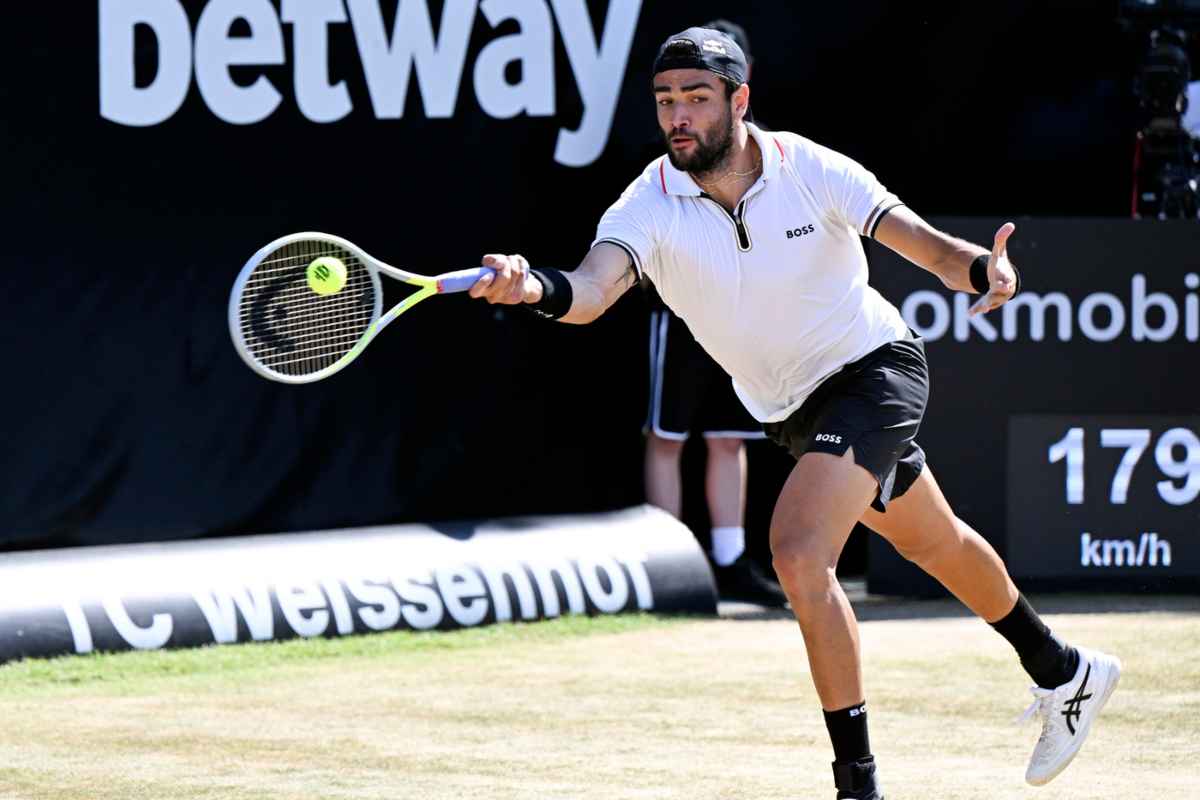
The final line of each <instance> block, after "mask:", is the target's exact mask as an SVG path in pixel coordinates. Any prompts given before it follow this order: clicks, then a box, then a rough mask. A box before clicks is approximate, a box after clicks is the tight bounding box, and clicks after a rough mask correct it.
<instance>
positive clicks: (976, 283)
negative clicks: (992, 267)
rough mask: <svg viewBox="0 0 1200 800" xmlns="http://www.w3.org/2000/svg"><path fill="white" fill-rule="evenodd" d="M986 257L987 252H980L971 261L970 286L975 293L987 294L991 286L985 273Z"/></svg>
mask: <svg viewBox="0 0 1200 800" xmlns="http://www.w3.org/2000/svg"><path fill="white" fill-rule="evenodd" d="M988 258H989V256H988V254H987V253H981V254H979V255H977V256H975V260H974V261H972V262H971V288H972V289H974V290H975V293H976V294H987V293H988V292H989V291H990V290H991V288H992V284H991V282H989V281H988V274H987V265H988Z"/></svg>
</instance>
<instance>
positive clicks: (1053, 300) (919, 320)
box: [900, 234, 1200, 342]
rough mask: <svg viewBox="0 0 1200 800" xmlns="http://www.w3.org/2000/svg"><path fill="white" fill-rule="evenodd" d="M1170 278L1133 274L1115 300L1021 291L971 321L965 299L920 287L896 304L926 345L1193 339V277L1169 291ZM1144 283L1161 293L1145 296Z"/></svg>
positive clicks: (1199, 307) (1198, 329)
mask: <svg viewBox="0 0 1200 800" xmlns="http://www.w3.org/2000/svg"><path fill="white" fill-rule="evenodd" d="M1198 237H1200V234H1198ZM1197 247H1198V248H1200V241H1198V242H1197ZM1173 272H1174V271H1173V270H1172V269H1170V268H1166V269H1164V270H1163V272H1162V273H1160V274H1155V275H1146V274H1142V273H1137V274H1134V275H1133V276H1132V277H1130V278H1129V289H1128V291H1127V292H1125V293H1122V294H1118V293H1114V292H1103V291H1097V292H1089V293H1087V294H1084V295H1083V296H1075V297H1072V296H1071V295H1069V294H1067V293H1064V292H1056V291H1051V292H1044V293H1039V292H1036V291H1022V292H1021V293H1020V294H1018V295H1017V296H1016V297H1015V298H1013V299H1012V300H1011V301H1009V302H1008V303H1005V304H1004V305H1003V306H1002V307H1001V308H1000V309H999V311H994V312H992V313H991V314H983V315H977V316H974V317H973V316H971V315H970V314H969V313H968V310H969V309H970V306H971V303H972V302H973V299H972V298H971V297H969V296H968V295H966V294H964V293H962V292H957V293H955V294H954V296H953V297H952V298H951V297H947V296H946V295H945V294H943V293H941V292H935V291H932V290H929V289H922V290H919V291H915V292H913V293H911V294H909V295H908V296H907V297H905V298H904V299H903V300H902V301H901V303H900V312H901V314H902V315H903V316H904V321H905V322H907V323H908V326H909V327H910V328H912V329H913V330H914V331H916V332H917V333H918V334H920V335H921V336H923V337H925V339H926V340H929V341H936V340H938V339H941V338H943V337H946V336H952V337H953V338H954V339H955V340H956V341H959V342H965V341H967V340H968V339H971V338H977V339H980V340H982V341H985V342H995V341H997V340H1000V339H1003V340H1004V341H1007V342H1011V341H1015V340H1017V339H1028V340H1031V341H1034V342H1040V341H1043V340H1046V339H1052V340H1054V339H1056V340H1057V341H1060V342H1069V341H1071V340H1072V338H1075V337H1079V338H1083V339H1088V340H1091V341H1093V342H1111V341H1113V340H1114V339H1117V338H1120V337H1122V336H1125V337H1128V338H1130V339H1132V340H1133V341H1135V342H1146V341H1149V342H1163V341H1167V340H1168V339H1171V338H1173V337H1176V336H1179V337H1182V338H1183V339H1185V340H1186V341H1189V342H1195V341H1198V340H1200V296H1198V295H1197V294H1196V292H1195V291H1192V290H1195V289H1197V288H1200V275H1198V274H1197V273H1195V272H1188V273H1186V274H1185V275H1183V276H1182V280H1180V281H1178V283H1176V285H1175V286H1173V287H1172V286H1170V283H1169V282H1170V281H1171V278H1172V277H1175V276H1176V275H1177V274H1176V275H1173ZM1098 277H1100V276H1098ZM1103 277H1104V278H1108V276H1103ZM1151 280H1153V281H1155V286H1156V287H1162V288H1164V289H1166V290H1167V291H1157V290H1151V288H1150V281H1151ZM1104 282H1105V283H1109V280H1105V281H1104ZM997 317H998V318H999V319H997Z"/></svg>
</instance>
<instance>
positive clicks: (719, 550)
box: [712, 527, 746, 567]
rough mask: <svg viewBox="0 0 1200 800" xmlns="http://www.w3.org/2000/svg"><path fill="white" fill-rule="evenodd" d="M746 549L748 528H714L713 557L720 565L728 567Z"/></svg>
mask: <svg viewBox="0 0 1200 800" xmlns="http://www.w3.org/2000/svg"><path fill="white" fill-rule="evenodd" d="M745 550H746V529H745V528H742V527H737V528H713V529H712V557H713V561H714V562H716V564H717V566H718V567H728V566H729V565H730V564H732V563H733V562H734V561H737V559H738V556H740V555H741V554H742V553H744V552H745Z"/></svg>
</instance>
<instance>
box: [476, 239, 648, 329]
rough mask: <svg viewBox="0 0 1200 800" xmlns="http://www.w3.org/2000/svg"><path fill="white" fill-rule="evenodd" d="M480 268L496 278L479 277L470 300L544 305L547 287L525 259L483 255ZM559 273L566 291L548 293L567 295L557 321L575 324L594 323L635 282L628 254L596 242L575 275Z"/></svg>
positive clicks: (616, 246)
mask: <svg viewBox="0 0 1200 800" xmlns="http://www.w3.org/2000/svg"><path fill="white" fill-rule="evenodd" d="M483 266H485V267H491V268H492V269H493V270H495V271H496V272H495V275H494V276H493V277H485V278H482V279H480V280H479V282H478V283H476V284H475V285H474V286H472V287H471V290H470V292H469V294H470V295H471V297H475V298H479V299H483V300H487V301H488V302H489V303H503V304H506V305H517V304H520V303H528V304H531V305H535V306H536V305H538V304H542V303H543V300H544V299H545V298H544V294H543V292H544V291H546V287H545V286H544V285H543V283H542V280H541V279H539V278H538V277H537V276H535V275H533V274H532V273H531V272H530V269H529V262H528V261H526V260H525V258H524V256H520V255H511V256H504V255H486V256H484V257H483ZM542 272H545V273H549V272H551V270H542ZM558 274H559V275H560V276H561V277H562V279H563V280H564V281H565V283H566V287H569V289H567V288H558V289H551V290H552V291H559V292H563V291H569V293H570V305H569V307H567V309H566V313H564V314H563V315H562V316H560V317H558V320H559V322H569V323H573V324H576V325H583V324H585V323H588V322H592V321H593V320H595V319H596V318H597V317H599V316H600V315H601V314H603V313H604V312H605V311H607V310H608V308H609V306H611V305H612V304H613V303H615V302H616V301H617V299H618V298H620V296H621V295H623V294H625V292H626V291H627V290H628V289H629V288H630V287H631V286H633V285H634V284H636V283H637V273H636V272H635V270H634V266H633V262H632V260H631V259H630V257H629V254H628V253H627V252H625V250H624V249H623V248H621V247H619V246H618V245H615V244H612V243H610V242H599V243H597V244H596V246H595V247H593V248H592V249H591V250H589V251H588V254H587V256H585V257H584V259H583V262H582V263H580V265H579V267H578V268H577V269H575V271H574V272H561V273H558Z"/></svg>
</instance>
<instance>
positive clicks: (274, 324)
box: [238, 239, 378, 377]
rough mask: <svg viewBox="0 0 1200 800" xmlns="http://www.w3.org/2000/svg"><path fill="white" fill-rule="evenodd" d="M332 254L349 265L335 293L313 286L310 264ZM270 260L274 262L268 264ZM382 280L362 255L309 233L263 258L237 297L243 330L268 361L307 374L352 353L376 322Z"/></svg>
mask: <svg viewBox="0 0 1200 800" xmlns="http://www.w3.org/2000/svg"><path fill="white" fill-rule="evenodd" d="M322 256H333V257H335V258H337V259H339V260H341V262H342V263H343V264H345V265H346V283H345V286H343V288H342V290H341V291H339V292H337V293H335V294H331V295H319V294H317V293H316V292H314V291H312V290H311V289H310V288H309V286H308V274H307V270H308V265H309V264H311V263H312V262H313V260H315V259H317V258H320V257H322ZM264 265H269V266H264ZM377 291H378V286H377V283H376V281H375V280H373V279H372V275H371V273H370V271H369V270H368V269H367V267H366V266H365V265H364V264H363V263H362V261H361V260H360V258H359V257H358V256H357V255H356V254H355V253H353V252H352V251H349V250H347V249H345V248H343V247H341V246H339V245H337V244H335V243H333V242H330V241H327V240H322V239H304V240H300V241H295V242H291V243H289V244H286V245H284V246H283V247H281V248H279V249H278V250H276V251H275V252H273V253H270V254H268V255H267V257H266V258H264V259H263V260H262V261H260V262H259V263H258V264H257V265H256V266H255V268H254V270H253V271H252V272H251V274H250V277H249V278H248V279H247V280H246V283H245V286H244V288H243V290H242V295H241V298H240V301H239V303H238V315H239V319H240V324H241V329H242V336H243V339H244V341H245V344H246V348H247V349H248V350H249V352H250V354H251V355H252V356H253V357H254V359H255V360H257V361H258V362H259V363H260V364H262V365H263V366H264V367H266V368H268V369H270V370H273V371H275V372H278V373H280V374H283V375H291V376H297V377H303V376H307V375H312V374H314V373H316V372H320V371H321V370H323V369H326V368H327V367H330V366H333V365H334V364H336V363H337V362H338V361H339V360H341V359H342V358H344V357H345V356H346V355H347V354H348V353H350V352H351V351H352V350H354V348H355V347H356V346H357V345H358V343H359V342H360V341H361V340H362V338H363V335H364V334H366V333H367V331H368V330H369V329H370V327H371V324H372V323H373V322H374V317H375V307H376V293H377Z"/></svg>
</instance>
